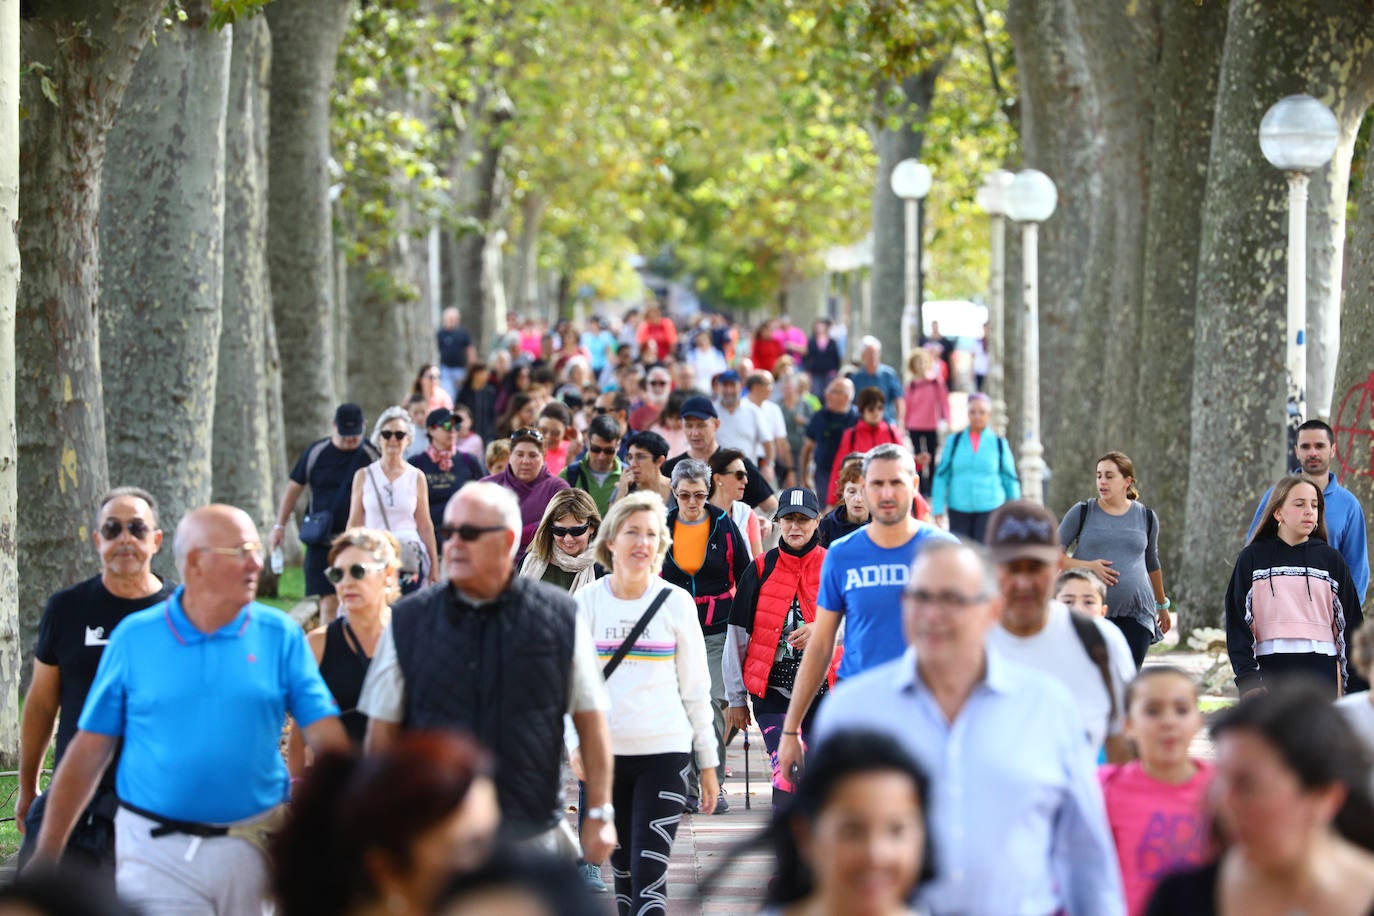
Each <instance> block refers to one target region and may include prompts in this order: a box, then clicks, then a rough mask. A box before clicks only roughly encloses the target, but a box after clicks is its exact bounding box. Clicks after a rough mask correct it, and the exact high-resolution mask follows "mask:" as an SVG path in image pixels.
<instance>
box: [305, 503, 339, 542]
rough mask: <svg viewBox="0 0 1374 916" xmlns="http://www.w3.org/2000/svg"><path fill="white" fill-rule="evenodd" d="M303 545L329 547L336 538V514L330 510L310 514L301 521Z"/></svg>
mask: <svg viewBox="0 0 1374 916" xmlns="http://www.w3.org/2000/svg"><path fill="white" fill-rule="evenodd" d="M300 535H301V543H302V544H313V545H315V546H316V547H327V546H329V542H330V541H331V540H333V538H334V513H333V512H332V511H330V510H329V509H321V510H320V511H319V512H308V513H306V516H305V518H303V519H301V532H300Z"/></svg>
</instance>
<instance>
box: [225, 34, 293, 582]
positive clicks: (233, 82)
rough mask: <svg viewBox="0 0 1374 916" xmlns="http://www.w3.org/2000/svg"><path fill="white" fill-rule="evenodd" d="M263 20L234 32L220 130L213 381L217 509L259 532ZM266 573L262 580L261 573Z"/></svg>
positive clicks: (264, 313) (266, 57)
mask: <svg viewBox="0 0 1374 916" xmlns="http://www.w3.org/2000/svg"><path fill="white" fill-rule="evenodd" d="M271 59H272V38H271V35H270V34H269V32H268V25H267V20H266V19H264V18H263V17H262V16H253V17H247V18H244V19H242V20H241V21H239V22H238V23H236V24H235V26H234V47H233V54H232V57H231V60H230V68H229V97H228V114H227V118H226V123H225V130H224V296H223V307H222V309H221V316H222V322H223V328H222V330H221V332H220V339H219V369H218V374H217V376H216V384H215V426H214V486H213V491H214V492H213V495H214V499H215V501H216V502H225V503H229V504H231V505H235V506H238V507H239V508H241V509H243V510H244V511H246V512H247V513H248V514H249V515H250V516H252V517H253V520H254V521H255V522H257V524H258V527H259V530H261V531H263V532H266V531H267V530H269V529H270V527H271V525H272V524H273V521H274V517H275V514H276V513H275V510H276V507H277V505H278V504H277V502H276V500H275V499H274V495H275V479H274V477H273V473H272V472H273V468H272V456H271V442H272V438H271V432H270V428H269V419H268V405H267V401H268V397H269V388H268V383H267V375H268V369H267V318H268V315H269V314H270V313H271V311H272V284H271V280H270V279H269V278H268V271H267V129H268V125H267V77H268V70H269V68H270V67H271ZM269 575H270V573H269Z"/></svg>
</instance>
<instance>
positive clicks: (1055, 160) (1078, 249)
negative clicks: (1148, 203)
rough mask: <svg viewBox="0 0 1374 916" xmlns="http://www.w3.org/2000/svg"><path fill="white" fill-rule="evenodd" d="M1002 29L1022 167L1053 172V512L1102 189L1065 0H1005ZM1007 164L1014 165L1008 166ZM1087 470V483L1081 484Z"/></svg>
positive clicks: (1071, 471) (1010, 284) (1066, 478)
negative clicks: (1017, 90)
mask: <svg viewBox="0 0 1374 916" xmlns="http://www.w3.org/2000/svg"><path fill="white" fill-rule="evenodd" d="M1007 30H1008V32H1009V33H1010V34H1011V38H1012V43H1013V45H1014V46H1015V48H1016V60H1017V72H1018V75H1019V78H1020V83H1021V105H1020V111H1021V142H1022V146H1023V147H1024V149H1025V157H1024V166H1026V167H1030V168H1036V169H1039V170H1040V171H1042V172H1044V173H1045V174H1047V175H1049V176H1050V177H1051V178H1052V179H1054V182H1055V184H1056V185H1057V186H1058V188H1059V205H1058V207H1057V208H1056V210H1055V212H1054V215H1052V216H1051V217H1050V218H1049V220H1047V221H1046V222H1045V224H1044V225H1043V226H1041V228H1040V264H1039V281H1040V372H1041V377H1040V403H1041V418H1042V420H1041V437H1042V439H1043V440H1044V443H1045V461H1046V463H1047V464H1049V466H1050V470H1051V471H1052V476H1051V478H1050V485H1049V487H1048V489H1047V490H1046V504H1047V505H1048V506H1049V508H1050V510H1051V511H1052V512H1056V513H1057V512H1062V511H1063V510H1065V509H1067V508H1068V506H1069V505H1070V504H1071V503H1072V502H1073V501H1074V500H1075V499H1077V498H1080V494H1081V493H1082V492H1083V490H1084V488H1085V483H1086V482H1085V479H1084V474H1085V473H1087V470H1086V463H1087V462H1091V461H1092V456H1089V455H1087V454H1086V453H1087V452H1089V451H1090V449H1089V448H1087V447H1086V445H1085V443H1084V441H1083V435H1082V431H1081V430H1080V424H1082V423H1083V422H1084V418H1083V410H1082V404H1083V401H1084V389H1085V388H1087V387H1089V386H1090V384H1093V383H1095V382H1096V379H1097V377H1098V374H1099V373H1100V364H1099V367H1094V369H1093V372H1092V374H1091V375H1090V376H1089V378H1091V379H1092V380H1093V382H1092V383H1090V382H1089V381H1088V379H1085V378H1083V377H1080V375H1079V372H1080V371H1081V370H1080V369H1079V368H1078V366H1079V362H1078V359H1077V354H1078V352H1079V350H1078V347H1079V343H1080V341H1081V339H1082V338H1083V337H1084V336H1085V327H1084V326H1083V324H1082V323H1081V322H1082V318H1081V316H1082V314H1083V312H1084V296H1085V284H1086V280H1087V272H1086V268H1087V263H1086V260H1085V258H1084V252H1087V251H1089V250H1091V249H1092V247H1093V241H1094V232H1095V229H1094V227H1095V225H1096V221H1095V215H1096V214H1097V208H1098V204H1099V201H1100V200H1101V197H1102V179H1101V175H1100V171H1099V169H1100V164H1101V156H1102V143H1103V138H1102V135H1101V134H1100V133H1099V131H1098V130H1097V121H1098V119H1099V117H1100V115H1099V113H1098V109H1097V98H1096V95H1095V91H1094V88H1093V81H1092V77H1091V74H1090V72H1089V69H1088V65H1087V60H1086V57H1085V52H1084V48H1083V44H1082V38H1081V35H1080V34H1079V30H1078V24H1077V20H1076V18H1075V16H1074V10H1073V6H1072V4H1071V2H1070V0H1013V2H1011V3H1009V4H1008V6H1007ZM1011 168H1012V170H1013V171H1015V170H1016V168H1017V167H1016V166H1014V165H1013V166H1011ZM1020 237H1021V227H1020V226H1019V225H1018V224H1016V223H1014V222H1011V221H1010V220H1009V221H1008V222H1007V259H1006V265H1007V286H1006V315H1007V322H1006V325H1007V327H1006V332H1005V336H1004V343H1003V350H1004V352H1005V353H1006V354H1007V363H1006V366H1007V375H1006V383H1005V384H1006V401H1007V415H1008V419H1009V423H1008V429H1007V432H1008V438H1009V439H1010V441H1011V443H1012V445H1013V447H1014V448H1015V449H1016V451H1017V455H1018V457H1019V456H1020V445H1021V443H1022V441H1023V440H1024V435H1025V430H1024V427H1023V425H1022V422H1021V403H1022V400H1021V399H1022V394H1023V388H1024V385H1025V379H1024V377H1023V373H1022V356H1021V352H1020V350H1021V319H1022V314H1021V313H1022V297H1021V266H1022V263H1021V253H1020V252H1021V247H1020ZM1090 480H1091V478H1088V481H1087V482H1090Z"/></svg>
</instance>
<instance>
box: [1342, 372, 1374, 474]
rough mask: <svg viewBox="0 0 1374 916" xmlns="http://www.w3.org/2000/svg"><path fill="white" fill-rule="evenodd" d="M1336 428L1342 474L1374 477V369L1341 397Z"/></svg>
mask: <svg viewBox="0 0 1374 916" xmlns="http://www.w3.org/2000/svg"><path fill="white" fill-rule="evenodd" d="M1335 419H1336V422H1335V424H1334V425H1333V427H1332V428H1333V429H1334V430H1335V433H1336V459H1337V460H1338V461H1340V463H1341V471H1342V472H1343V475H1342V476H1350V475H1352V474H1363V475H1364V476H1366V477H1374V372H1371V373H1369V377H1368V378H1367V379H1365V380H1364V381H1363V382H1362V383H1360V384H1359V385H1355V386H1354V387H1352V388H1351V389H1350V390H1349V391H1347V392H1346V393H1345V397H1343V398H1341V406H1340V409H1339V410H1337V411H1336V418H1335Z"/></svg>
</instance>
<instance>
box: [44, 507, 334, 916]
mask: <svg viewBox="0 0 1374 916" xmlns="http://www.w3.org/2000/svg"><path fill="white" fill-rule="evenodd" d="M173 549H174V551H175V553H176V563H177V569H178V571H179V572H180V574H181V578H182V581H183V582H184V583H185V584H184V585H183V586H182V587H181V588H178V589H177V590H176V591H175V592H173V594H172V596H171V597H170V598H168V599H167V601H165V602H162V603H160V604H155V605H153V606H152V607H150V608H148V609H146V610H143V611H139V612H137V613H135V614H132V615H130V616H129V617H127V618H125V619H124V620H123V621H122V622H121V623H120V624H119V626H118V627H116V628H115V630H114V633H113V634H112V636H111V637H110V643H109V646H108V647H107V648H106V650H105V654H104V655H103V656H102V657H101V660H100V667H99V669H98V670H97V672H96V678H95V683H94V684H93V685H92V687H91V692H90V695H89V696H88V698H87V700H86V705H85V707H84V709H83V710H82V713H81V721H80V725H79V730H78V731H77V733H76V737H75V738H73V739H72V742H71V744H70V745H69V746H68V748H67V754H66V756H64V757H63V759H62V765H61V766H59V767H58V769H57V773H56V774H55V775H54V777H53V782H52V785H51V787H50V788H49V795H50V800H49V803H48V811H47V817H46V819H45V820H44V822H43V829H42V831H41V833H40V834H39V837H38V844H37V849H36V851H35V853H34V859H33V861H34V862H36V863H39V862H41V863H51V862H53V861H55V860H56V857H57V854H58V853H59V852H60V851H61V849H62V847H63V845H64V844H65V843H66V839H67V834H68V833H69V832H70V830H71V828H72V825H73V823H74V821H75V820H76V817H77V815H78V814H79V812H80V811H81V810H82V808H84V807H85V805H86V801H87V799H88V798H89V797H90V795H91V793H92V792H94V790H95V787H96V783H97V782H98V781H99V778H100V774H101V773H102V772H103V771H104V769H105V766H106V764H107V763H108V762H109V761H110V759H111V758H112V757H113V756H114V752H115V748H116V747H117V746H118V744H119V742H120V740H121V739H122V740H123V751H122V754H121V756H120V760H119V765H118V769H117V771H116V777H115V781H116V788H117V790H118V793H119V799H120V805H121V810H120V811H119V814H118V815H117V816H116V818H115V861H116V872H115V882H116V887H117V889H118V891H119V893H120V895H121V896H122V897H125V898H126V899H128V900H129V901H130V902H131V903H135V904H139V905H142V906H145V907H147V908H148V909H149V910H150V911H153V910H156V911H160V912H168V911H170V910H172V909H175V910H177V911H178V912H188V913H189V912H198V913H214V914H217V916H228V914H239V913H256V912H260V911H261V907H262V901H263V899H264V898H265V895H266V890H267V863H266V859H265V857H264V856H263V855H262V853H261V851H260V850H259V849H258V848H256V847H255V846H254V844H253V843H251V842H250V841H249V840H248V839H247V838H245V837H243V836H241V835H239V834H237V833H231V831H230V829H229V828H230V826H237V827H253V826H257V825H259V824H260V823H261V822H264V821H266V820H267V819H268V817H269V816H270V815H272V814H273V813H274V812H276V811H278V810H283V809H281V806H282V805H283V803H284V802H286V801H287V799H288V797H289V795H290V779H289V777H288V774H287V772H286V767H285V764H284V763H283V761H282V758H281V754H280V752H279V751H278V744H279V741H280V738H281V728H282V725H283V724H284V722H285V717H286V714H287V713H288V712H289V713H290V714H291V715H292V716H293V717H294V718H295V719H296V722H297V723H298V724H299V725H300V726H301V729H302V731H303V732H304V734H305V738H306V741H307V742H308V743H309V744H310V746H311V748H312V749H313V750H314V751H315V752H316V753H321V752H324V751H330V750H337V751H344V752H346V751H348V750H349V744H348V737H347V735H345V733H344V730H343V726H342V725H341V724H340V723H339V719H338V704H337V703H335V701H334V698H333V696H332V695H331V694H330V693H329V688H328V687H326V686H325V684H324V680H323V679H322V678H321V677H320V673H319V666H318V665H317V664H316V663H315V659H314V657H313V656H312V655H311V653H310V648H309V646H308V645H307V644H306V641H305V634H304V633H303V632H302V631H301V628H300V627H299V626H298V625H296V624H295V623H294V622H293V621H292V620H291V619H290V618H289V617H287V616H286V615H285V614H283V613H281V612H280V611H278V610H276V609H274V608H270V607H267V606H265V605H261V604H257V603H256V602H254V601H253V598H254V596H255V595H256V593H257V585H258V574H259V573H260V572H261V571H262V544H261V542H260V541H259V540H258V533H257V530H256V528H255V527H254V525H253V522H252V520H251V519H250V518H249V517H248V515H247V514H246V513H244V512H243V511H241V510H239V509H235V508H232V507H230V506H207V507H205V508H202V509H198V510H196V511H195V512H192V513H190V514H189V515H187V516H186V517H185V518H183V519H182V521H181V524H180V525H178V526H177V531H176V538H175V542H174V547H173Z"/></svg>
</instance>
